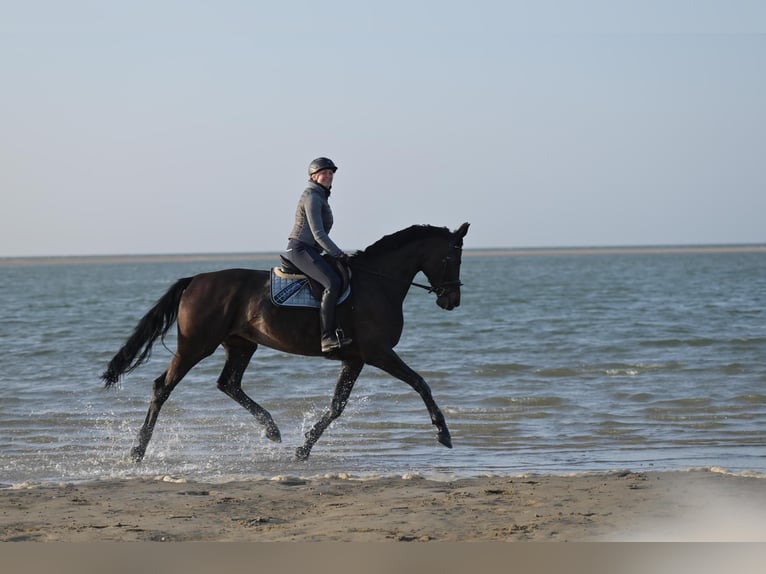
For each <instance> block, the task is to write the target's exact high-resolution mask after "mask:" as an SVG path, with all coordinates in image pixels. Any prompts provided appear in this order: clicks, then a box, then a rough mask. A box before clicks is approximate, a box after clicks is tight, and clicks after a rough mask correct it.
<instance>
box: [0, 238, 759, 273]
mask: <svg viewBox="0 0 766 574" xmlns="http://www.w3.org/2000/svg"><path fill="white" fill-rule="evenodd" d="M280 253H282V252H281V251H243V252H234V251H232V252H209V253H205V252H203V253H194V252H190V253H134V254H118V253H115V254H100V255H9V256H0V266H2V267H8V266H19V267H21V266H33V265H55V264H59V265H63V264H79V263H104V264H108V263H126V262H133V263H163V262H195V261H242V260H245V259H249V260H253V261H264V260H271V259H274V258H278V257H279V254H280ZM663 253H665V254H671V253H676V254H678V253H766V243H710V244H677V245H674V244H667V245H664V244H658V245H611V246H609V245H605V246H596V245H593V246H573V247H563V246H561V247H470V248H465V249H464V250H463V255H464V256H466V257H481V256H484V257H496V256H505V257H513V256H517V257H523V256H554V255H598V254H613V255H650V254H663Z"/></svg>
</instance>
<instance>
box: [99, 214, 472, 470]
mask: <svg viewBox="0 0 766 574" xmlns="http://www.w3.org/2000/svg"><path fill="white" fill-rule="evenodd" d="M468 227H469V224H468V223H464V224H462V225H461V226H460V227H459V228H457V229H456V230H455V231H450V230H449V229H448V228H446V227H434V226H430V225H413V226H411V227H408V228H406V229H403V230H401V231H398V232H396V233H393V234H391V235H387V236H384V237H383V238H382V239H380V240H378V241H377V242H375V243H374V244H372V245H370V246H369V247H367V248H366V249H364V250H362V251H357V252H356V253H354V254H353V255H351V256H350V257H349V258H348V267H349V268H350V271H351V292H350V295H349V296H348V298H347V299H346V300H345V301H344V302H343V303H341V304H339V305H338V308H337V317H336V320H337V322H338V325H342V327H343V330H344V333H345V335H346V336H347V337H350V338H351V339H352V342H351V344H350V345H349V346H346V347H342V348H341V349H340V350H339V351H338V352H336V353H335V354H334V355H331V356H329V357H328V358H330V359H332V360H338V361H340V362H341V369H340V374H339V375H338V378H337V382H336V386H335V391H334V396H333V398H332V401H331V404H330V407H329V409H327V410H326V411H325V412H324V414H323V416H322V417H321V418H320V420H319V421H318V422H317V423H316V424H315V425H314V426H313V427H312V428H311V429H310V430H309V431H308V432H307V433H306V434H305V439H306V440H305V443H304V444H303V445H302V446H300V447H298V448H297V449H296V451H295V457H296V459H298V460H301V461H305V460H307V459H308V457H309V454H310V453H311V449H312V448H313V446H314V444H315V443H316V442H317V440H319V438H320V436H321V435H322V433H323V432H324V431H325V429H326V428H327V427H328V426H329V425H330V424H331V423H332V422H333V421H334V420H335V419H337V418H338V417H339V416H340V415H341V413H342V412H343V409H344V408H345V406H346V403H347V402H348V399H349V396H350V394H351V391H352V389H353V387H354V383H355V382H356V380H357V377H358V376H359V374H360V373H361V371H362V368H363V367H364V365H371V366H374V367H377V368H378V369H381V370H383V371H385V372H386V373H388V374H390V375H392V376H393V377H395V378H397V379H399V380H401V381H403V382H405V383H407V384H408V385H410V386H411V387H412V388H413V389H414V390H415V391H416V392H417V393H418V394H419V395H420V397H421V398H422V400H423V402H424V403H425V406H426V408H427V410H428V414H429V415H430V417H431V422H432V423H433V425H434V426H435V427H436V429H437V440H438V442H439V443H441V444H442V445H444V446H445V447H448V448H452V438H451V436H450V432H449V429H448V428H447V423H446V421H445V419H444V415H443V414H442V412H441V410H440V409H439V407H438V406H437V404H436V402H435V401H434V399H433V397H432V394H431V389H430V388H429V386H428V384H427V383H426V381H425V380H424V379H423V378H422V377H421V376H420V375H419V374H418V373H416V372H415V371H414V370H413V369H411V368H410V367H409V366H408V365H407V364H405V362H404V361H403V360H402V359H401V358H400V357H399V355H397V354H396V353H395V352H394V347H395V346H396V345H397V343H398V342H399V338H400V336H401V333H402V328H403V327H404V317H403V302H404V298H405V296H406V295H407V293H408V291H409V288H410V287H411V286H413V285H414V286H417V287H421V288H423V289H426V290H428V291H429V292H431V293H434V294H435V295H436V304H437V305H438V306H439V307H441V308H442V309H446V310H452V309H454V308H456V307H458V306H459V305H460V287H461V285H462V283H461V282H460V265H461V256H462V248H463V238H464V237H465V235H466V233H467V232H468ZM419 272H423V274H424V275H425V277H426V278H427V279H428V283H429V284H428V285H422V284H419V283H415V282H414V281H413V279H414V278H415V275H417V273H419ZM173 323H177V348H176V352H175V354H174V355H173V357H172V359H171V360H170V364H169V366H168V367H167V369H166V370H165V372H163V373H162V374H161V375H160V376H159V377H157V378H156V379H155V380H154V386H153V392H152V396H151V401H150V403H149V410H148V412H147V414H146V419H145V421H144V423H143V425H142V427H141V429H140V431H139V433H138V438H137V444H136V446H134V447H133V448H132V449H131V453H130V454H131V457H132V459H133V460H134V461H135V462H136V463H138V462H140V461H141V460H142V459H143V457H144V455H145V453H146V448H147V445H148V444H149V441H150V440H151V437H152V432H153V430H154V427H155V424H156V422H157V417H158V415H159V413H160V409H161V408H162V405H163V404H164V403H165V401H166V400H167V399H168V397H169V396H170V394H171V393H172V392H173V389H174V388H175V387H176V386H177V385H178V383H180V382H181V380H182V379H183V377H184V376H185V375H186V374H187V373H188V372H189V370H190V369H191V368H192V367H194V366H195V365H196V364H198V363H199V362H200V361H201V360H203V359H204V358H206V357H208V356H210V355H211V354H213V352H214V351H215V350H216V349H217V348H218V346H219V345H221V346H223V348H224V350H225V363H224V366H223V370H222V371H221V374H220V376H219V377H218V381H217V387H218V389H220V390H221V391H223V392H224V393H225V394H226V395H228V396H229V397H231V398H232V399H234V400H235V401H236V402H237V403H239V404H240V405H241V406H243V407H244V408H245V409H247V410H248V411H249V412H250V413H251V414H252V415H253V416H254V417H255V418H256V420H258V421H259V422H260V423H261V424H262V425H263V427H264V429H265V436H266V437H267V438H268V439H270V440H272V441H275V442H281V435H280V431H279V428H278V427H277V425H276V423H275V422H274V420H273V418H272V416H271V414H270V413H269V412H268V411H267V410H266V409H264V408H263V407H262V406H261V405H259V404H258V403H257V402H255V401H254V400H252V399H251V398H250V397H249V396H248V395H247V394H246V393H245V391H243V390H242V376H243V374H244V372H245V369H246V368H247V366H248V364H249V363H250V359H251V358H252V356H253V354H254V353H255V351H256V349H257V348H258V346H259V345H264V346H266V347H269V348H272V349H276V350H279V351H284V352H286V353H291V354H296V355H303V356H312V357H316V356H322V352H321V348H320V327H319V316H318V312H317V310H316V309H307V308H295V307H284V306H279V305H277V304H276V303H275V302H274V301H273V297H272V295H271V272H270V271H269V270H255V269H224V270H221V271H214V272H209V273H200V274H198V275H195V276H191V277H184V278H181V279H178V280H177V281H176V282H175V283H174V284H173V285H172V286H171V287H170V288H169V289H168V291H167V292H166V293H165V294H164V295H162V297H160V299H159V300H158V301H157V303H156V304H155V305H154V307H152V308H151V309H150V310H149V311H148V312H147V313H146V315H144V317H143V318H142V319H141V320H140V321H139V322H138V324H137V326H136V327H135V329H134V331H133V333H132V335H131V336H130V337H129V339H128V340H127V342H126V343H125V344H124V345H123V346H122V348H120V350H119V351H118V352H117V353H116V354H115V355H114V357H113V358H112V360H111V361H110V362H109V364H108V367H107V368H106V370H105V371H104V373H103V374H102V376H101V378H102V380H103V381H104V385H105V388H110V387H112V386H113V385H115V384H116V383H117V382H118V381H119V379H120V377H121V376H123V375H125V374H127V373H129V372H131V371H133V370H134V369H135V368H137V367H138V366H139V365H141V364H142V363H144V362H145V361H146V360H147V359H148V358H149V356H150V354H151V349H152V345H153V344H154V342H155V341H156V340H157V338H161V339H162V340H164V337H165V335H166V334H167V332H168V330H169V329H170V327H171V326H172V325H173Z"/></svg>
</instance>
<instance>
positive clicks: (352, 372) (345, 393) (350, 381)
mask: <svg viewBox="0 0 766 574" xmlns="http://www.w3.org/2000/svg"><path fill="white" fill-rule="evenodd" d="M362 367H364V361H362V360H354V361H348V360H347V361H343V368H342V369H341V371H340V375H339V376H338V382H337V383H336V384H335V395H334V396H333V398H332V403H331V405H330V409H329V410H328V411H326V412H325V414H324V415H323V416H322V418H321V419H320V420H319V422H317V423H316V424H315V425H314V426H313V427H312V428H311V430H310V431H309V432H307V433H306V442H305V443H304V444H303V446H301V447H298V448H297V449H296V451H295V458H297V459H298V460H306V459H308V457H309V454H311V448H312V447H313V446H314V443H316V441H318V440H319V437H320V436H322V433H323V432H324V431H325V429H326V428H327V427H328V426H330V423H332V421H334V420H335V419H337V418H338V417H339V416H340V415H341V413H342V412H343V409H344V408H345V407H346V403H347V402H348V397H349V396H350V395H351V389H353V388H354V383H355V382H356V379H357V378H358V377H359V373H361V372H362Z"/></svg>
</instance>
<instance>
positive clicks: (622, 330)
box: [0, 249, 766, 486]
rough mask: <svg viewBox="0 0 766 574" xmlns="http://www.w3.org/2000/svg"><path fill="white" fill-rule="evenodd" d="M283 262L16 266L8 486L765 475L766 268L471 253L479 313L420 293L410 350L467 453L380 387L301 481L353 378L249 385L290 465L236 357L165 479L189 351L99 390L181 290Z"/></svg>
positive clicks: (759, 259)
mask: <svg viewBox="0 0 766 574" xmlns="http://www.w3.org/2000/svg"><path fill="white" fill-rule="evenodd" d="M275 261H276V259H274V260H269V259H268V258H266V259H260V260H258V259H256V258H248V257H246V256H242V257H241V260H237V259H236V258H234V259H231V258H230V259H229V260H225V261H223V260H220V259H215V258H207V259H206V258H200V259H191V260H181V261H172V260H171V261H164V260H163V261H152V260H149V261H144V260H141V259H132V258H123V259H115V260H114V261H102V260H98V259H94V260H85V261H70V262H67V261H53V262H50V261H44V260H41V261H37V262H33V264H30V265H20V264H18V263H17V262H14V261H13V260H6V261H4V262H0V294H1V295H0V297H1V298H0V316H1V317H2V322H1V323H0V344H1V345H2V351H3V352H2V355H0V485H6V486H7V485H13V484H19V483H25V482H27V483H37V482H48V481H78V480H86V481H87V480H95V479H106V478H123V477H135V476H160V475H161V476H165V475H170V476H175V477H183V478H188V479H197V480H208V481H225V480H231V479H242V478H264V477H265V478H268V477H273V476H275V475H298V476H316V475H322V474H328V473H330V474H338V473H348V474H351V475H360V476H367V475H370V476H376V475H393V474H405V473H420V474H422V475H424V476H431V477H440V476H447V477H451V476H478V475H485V474H499V475H517V474H523V473H543V474H569V473H583V472H593V471H610V470H622V469H629V470H633V471H641V470H685V469H691V468H710V467H719V468H723V469H727V470H728V471H731V472H738V473H753V474H757V475H764V474H766V251H764V250H760V251H757V250H756V251H755V252H747V251H745V250H741V251H738V250H732V251H727V252H708V251H705V250H700V251H699V252H677V251H675V250H670V249H669V250H657V252H650V253H646V252H637V253H622V252H611V251H601V250H596V251H594V252H593V253H588V254H583V253H579V252H575V251H572V252H567V251H562V252H552V253H546V252H539V253H538V252H535V251H529V252H525V253H524V254H522V255H518V254H515V255H507V254H498V253H494V254H493V253H484V252H481V251H475V252H472V251H470V250H467V251H466V253H465V255H464V260H463V272H462V280H463V283H464V287H463V292H462V305H461V306H460V307H459V308H458V309H456V310H454V311H451V312H448V311H444V310H442V309H439V308H438V307H437V306H436V305H435V302H434V296H433V295H431V294H427V293H426V292H425V291H421V290H419V289H412V290H411V291H410V293H409V295H408V297H407V299H406V300H405V328H404V333H403V336H402V340H401V342H400V344H399V346H398V347H397V351H398V352H399V354H400V355H401V357H402V358H403V359H404V360H405V361H406V362H407V363H408V364H409V365H410V366H411V367H413V368H414V369H415V370H416V371H418V372H419V373H420V374H421V375H422V376H423V377H424V378H425V379H426V381H428V383H429V385H430V386H431V389H432V392H433V395H434V398H435V400H436V402H437V403H438V404H439V406H440V407H441V409H442V411H443V412H444V414H445V416H446V418H447V423H448V425H449V427H450V430H451V432H452V438H453V443H454V448H453V449H446V448H444V447H442V446H441V445H439V444H438V443H437V442H436V435H435V429H434V427H433V426H432V425H431V424H430V420H429V417H428V414H427V412H426V409H425V407H424V405H423V403H422V401H421V400H420V398H419V397H418V395H417V394H416V393H415V392H414V391H413V390H412V389H411V388H410V387H408V386H407V385H405V384H404V383H402V382H400V381H398V380H395V379H393V378H391V377H390V376H389V375H387V374H385V373H383V372H381V371H378V370H376V369H374V368H372V367H365V370H364V371H363V372H362V374H361V376H360V378H359V380H358V381H357V384H356V387H355V389H354V392H353V393H352V395H351V400H350V402H349V404H348V407H347V408H346V411H345V412H344V414H343V416H342V417H341V418H340V419H338V420H337V421H336V422H335V423H334V424H333V425H332V426H331V427H330V428H329V429H328V430H327V431H326V432H325V434H324V435H323V437H322V438H321V439H320V441H319V442H318V443H317V445H316V446H315V447H314V450H313V452H312V456H311V458H310V459H309V460H308V461H307V462H297V461H295V460H294V458H293V455H294V451H295V448H296V447H297V446H300V445H301V444H302V442H303V434H304V433H305V432H306V431H307V430H308V429H309V428H310V427H311V426H312V425H313V424H314V422H316V420H317V419H318V418H319V416H320V415H321V413H322V412H323V411H324V409H325V408H326V407H327V406H328V404H329V401H330V399H331V396H332V392H333V388H334V385H335V379H336V376H337V372H338V368H339V363H337V362H334V361H328V360H325V359H322V358H306V357H297V356H290V355H285V354H282V353H278V352H275V351H272V350H270V349H266V348H259V350H258V351H257V353H256V354H255V356H254V358H253V361H252V362H251V364H250V367H249V368H248V371H247V372H246V373H245V377H244V385H243V386H244V388H245V390H246V391H247V392H248V393H249V394H250V395H251V396H252V397H253V398H254V400H256V401H258V402H259V403H260V404H262V405H263V406H264V407H265V408H267V409H268V410H269V411H270V412H271V413H272V415H273V417H274V419H275V421H276V423H277V424H278V425H279V427H280V430H281V431H282V439H283V440H282V443H281V444H275V443H272V442H270V441H268V440H267V439H266V438H265V437H264V435H263V429H262V428H261V426H260V425H259V424H258V423H257V422H256V421H255V419H254V418H253V417H252V416H251V415H250V414H249V413H247V412H246V411H245V410H244V409H243V408H242V407H240V406H239V405H238V404H236V403H235V402H234V401H232V400H231V399H229V398H228V397H226V396H225V395H223V394H222V393H221V392H219V391H218V390H217V389H216V386H215V382H216V379H217V377H218V374H219V372H220V369H221V367H222V365H223V353H222V351H219V352H218V353H216V354H214V355H213V356H212V357H209V358H208V359H206V360H205V361H203V362H202V363H201V364H200V365H198V366H197V367H196V368H195V369H193V370H192V371H191V372H190V373H189V375H187V377H186V378H185V379H184V380H183V381H182V383H181V384H180V385H179V387H178V388H177V389H176V390H175V392H174V393H173V395H172V396H171V398H170V400H169V401H168V402H167V403H166V405H165V407H164V408H163V411H162V413H161V414H160V418H159V421H158V424H157V427H156V430H155V434H154V437H153V439H152V442H151V443H150V445H149V449H148V451H147V454H146V458H145V459H144V461H143V463H141V464H140V465H135V464H133V463H132V461H130V459H129V457H128V454H129V451H130V448H131V447H132V446H133V444H134V440H135V436H136V433H137V432H138V429H139V427H140V425H141V423H142V422H143V419H144V417H145V415H146V409H147V407H148V401H149V397H150V394H151V382H152V380H153V379H154V378H155V377H156V376H158V375H159V374H160V373H161V372H162V371H163V370H164V369H165V367H166V365H167V363H168V361H169V359H170V355H171V353H172V350H173V348H174V344H175V337H174V335H172V336H169V337H168V338H167V340H166V345H167V348H164V347H163V346H162V345H160V344H159V343H157V344H155V347H154V352H153V355H152V358H151V360H150V361H149V362H148V363H147V364H145V365H143V366H141V367H139V368H138V369H137V370H136V371H134V372H133V373H131V374H130V375H128V376H127V377H126V378H125V379H123V381H122V383H121V384H120V385H119V387H117V388H115V389H112V390H108V391H107V390H104V389H103V385H102V383H101V381H100V379H99V376H100V374H101V373H102V372H103V370H104V368H105V366H106V364H107V362H108V361H109V360H110V359H111V357H112V356H113V354H114V353H115V352H116V351H117V350H118V349H119V348H120V346H121V345H122V344H123V343H124V341H125V340H126V338H127V337H128V336H129V335H130V333H131V332H132V330H133V328H134V327H135V325H136V323H137V321H138V320H139V319H140V318H141V317H142V316H143V314H144V313H145V312H146V311H147V310H148V309H149V308H150V307H151V306H152V305H153V304H154V302H155V301H156V300H157V298H159V297H160V296H161V295H162V294H163V293H164V292H165V290H166V289H167V288H168V287H169V286H170V284H171V283H172V282H173V281H174V280H175V279H176V278H178V277H182V276H187V275H190V274H194V273H198V272H202V271H209V270H213V269H222V268H226V267H254V268H267V267H269V266H270V265H271V264H273V263H275ZM420 279H422V277H421V278H420ZM416 280H417V278H416ZM171 333H174V330H173V331H171Z"/></svg>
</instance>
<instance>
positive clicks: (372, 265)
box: [359, 245, 420, 292]
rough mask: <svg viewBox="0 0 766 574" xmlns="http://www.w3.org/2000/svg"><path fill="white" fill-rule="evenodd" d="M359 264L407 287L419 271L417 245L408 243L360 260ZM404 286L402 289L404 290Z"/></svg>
mask: <svg viewBox="0 0 766 574" xmlns="http://www.w3.org/2000/svg"><path fill="white" fill-rule="evenodd" d="M359 265H360V267H361V268H364V269H366V270H368V271H372V272H373V273H374V274H375V275H378V276H380V277H387V278H390V279H394V280H396V281H397V282H398V283H399V284H400V285H403V286H406V288H409V284H410V283H411V282H412V280H413V279H414V278H415V275H417V273H418V271H420V256H419V255H418V249H417V247H416V246H415V247H413V246H412V245H410V246H404V247H400V248H399V249H397V250H396V251H393V252H390V253H384V254H380V255H377V256H375V257H373V258H370V259H365V260H362V261H360V262H359ZM406 288H405V289H404V291H405V292H406Z"/></svg>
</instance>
